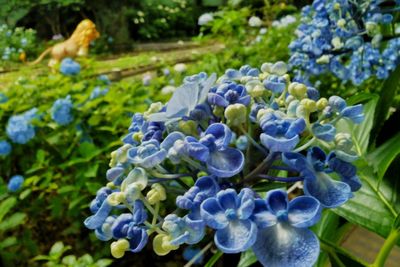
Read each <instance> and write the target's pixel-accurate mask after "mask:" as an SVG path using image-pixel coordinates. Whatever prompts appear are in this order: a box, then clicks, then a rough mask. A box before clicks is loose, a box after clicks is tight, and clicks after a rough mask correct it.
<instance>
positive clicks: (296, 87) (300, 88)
mask: <svg viewBox="0 0 400 267" xmlns="http://www.w3.org/2000/svg"><path fill="white" fill-rule="evenodd" d="M288 90H289V94H291V95H293V96H294V97H296V98H304V97H306V96H307V86H306V85H304V84H302V83H297V82H294V83H291V84H290V85H289V88H288Z"/></svg>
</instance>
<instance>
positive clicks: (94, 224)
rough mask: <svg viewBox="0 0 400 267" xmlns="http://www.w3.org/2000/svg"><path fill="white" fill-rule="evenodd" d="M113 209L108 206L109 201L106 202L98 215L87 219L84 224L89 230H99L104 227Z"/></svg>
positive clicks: (98, 211)
mask: <svg viewBox="0 0 400 267" xmlns="http://www.w3.org/2000/svg"><path fill="white" fill-rule="evenodd" d="M111 209H112V207H111V206H110V205H109V204H108V201H107V200H105V201H103V203H102V204H101V207H100V209H98V210H97V212H96V214H94V215H92V216H90V217H88V218H86V220H85V221H84V222H83V223H84V224H85V226H86V227H87V228H89V229H92V230H94V229H96V228H99V227H101V226H102V225H103V223H104V221H105V220H106V219H107V217H108V214H109V213H110V211H111Z"/></svg>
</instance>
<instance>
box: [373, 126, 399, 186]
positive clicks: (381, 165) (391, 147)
mask: <svg viewBox="0 0 400 267" xmlns="http://www.w3.org/2000/svg"><path fill="white" fill-rule="evenodd" d="M399 154H400V133H398V134H397V135H395V136H394V137H392V138H391V139H389V140H388V141H386V142H385V143H384V144H383V145H381V146H380V147H378V148H377V149H375V150H374V151H373V152H371V153H370V154H369V155H367V160H368V162H369V163H370V165H371V166H372V167H373V168H374V171H375V172H376V173H377V174H378V180H379V181H380V180H382V178H383V176H384V175H385V173H386V170H387V169H388V168H389V166H390V164H391V163H392V161H393V160H394V159H395V158H396V157H397V155H399Z"/></svg>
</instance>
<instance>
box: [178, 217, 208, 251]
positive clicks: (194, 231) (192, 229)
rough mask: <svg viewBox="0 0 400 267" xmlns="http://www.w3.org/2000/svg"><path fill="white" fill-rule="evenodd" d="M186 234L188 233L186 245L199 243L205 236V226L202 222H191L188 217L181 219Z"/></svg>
mask: <svg viewBox="0 0 400 267" xmlns="http://www.w3.org/2000/svg"><path fill="white" fill-rule="evenodd" d="M183 219H184V221H185V223H186V227H187V232H188V233H189V235H188V238H187V240H186V241H185V243H186V244H189V245H193V244H197V243H198V242H200V241H201V240H202V239H203V237H204V235H205V225H204V222H203V221H200V220H191V219H190V218H189V217H188V216H185V217H183Z"/></svg>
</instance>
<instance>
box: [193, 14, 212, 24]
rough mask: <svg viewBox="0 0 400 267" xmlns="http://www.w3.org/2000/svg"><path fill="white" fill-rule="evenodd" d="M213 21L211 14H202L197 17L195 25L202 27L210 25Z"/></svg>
mask: <svg viewBox="0 0 400 267" xmlns="http://www.w3.org/2000/svg"><path fill="white" fill-rule="evenodd" d="M213 20H214V16H213V14H212V13H204V14H202V15H201V16H200V17H199V19H198V21H197V24H198V25H199V26H203V25H207V24H208V23H210V22H211V21H213Z"/></svg>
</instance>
